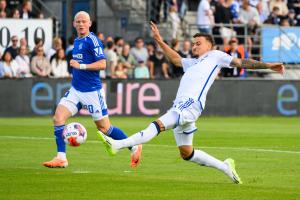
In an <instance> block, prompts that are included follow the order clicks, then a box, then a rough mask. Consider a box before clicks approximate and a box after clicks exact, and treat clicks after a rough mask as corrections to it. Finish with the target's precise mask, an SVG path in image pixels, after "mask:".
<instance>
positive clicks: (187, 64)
mask: <svg viewBox="0 0 300 200" xmlns="http://www.w3.org/2000/svg"><path fill="white" fill-rule="evenodd" d="M196 63H197V59H195V58H182V59H181V64H182V67H183V71H184V72H186V70H187V69H188V68H189V67H191V66H193V65H195V64H196Z"/></svg>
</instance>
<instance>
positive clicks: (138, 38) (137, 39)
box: [134, 37, 144, 42]
mask: <svg viewBox="0 0 300 200" xmlns="http://www.w3.org/2000/svg"><path fill="white" fill-rule="evenodd" d="M139 40H143V41H144V39H143V38H142V37H137V38H135V40H134V42H137V41H139Z"/></svg>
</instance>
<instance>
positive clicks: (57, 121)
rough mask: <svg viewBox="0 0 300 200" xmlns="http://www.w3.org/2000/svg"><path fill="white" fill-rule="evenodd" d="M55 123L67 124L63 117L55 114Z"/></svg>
mask: <svg viewBox="0 0 300 200" xmlns="http://www.w3.org/2000/svg"><path fill="white" fill-rule="evenodd" d="M53 122H54V124H65V122H66V119H65V117H64V116H63V115H61V114H57V113H55V115H54V116H53Z"/></svg>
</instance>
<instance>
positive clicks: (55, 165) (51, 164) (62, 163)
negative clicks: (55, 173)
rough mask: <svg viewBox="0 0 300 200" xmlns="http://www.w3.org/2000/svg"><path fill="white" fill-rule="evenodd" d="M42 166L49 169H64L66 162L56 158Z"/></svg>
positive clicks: (66, 165)
mask: <svg viewBox="0 0 300 200" xmlns="http://www.w3.org/2000/svg"><path fill="white" fill-rule="evenodd" d="M43 165H44V166H45V167H50V168H66V167H68V160H62V159H60V158H58V157H54V158H53V159H52V160H50V161H47V162H44V163H43Z"/></svg>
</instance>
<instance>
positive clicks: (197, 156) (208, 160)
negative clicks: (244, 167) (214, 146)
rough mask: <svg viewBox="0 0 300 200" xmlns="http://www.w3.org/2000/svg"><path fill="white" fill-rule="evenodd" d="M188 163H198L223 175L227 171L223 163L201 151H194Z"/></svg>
mask: <svg viewBox="0 0 300 200" xmlns="http://www.w3.org/2000/svg"><path fill="white" fill-rule="evenodd" d="M189 161H191V162H194V163H198V164H199V165H203V166H207V167H213V168H216V169H218V170H220V171H222V172H224V173H226V171H227V165H226V164H224V162H222V161H220V160H218V159H216V158H214V157H212V156H211V155H209V154H207V153H205V152H204V151H201V150H194V155H193V157H192V158H191V159H190V160H189Z"/></svg>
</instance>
